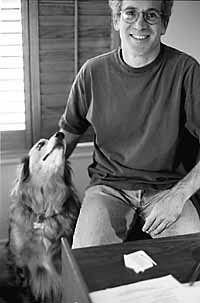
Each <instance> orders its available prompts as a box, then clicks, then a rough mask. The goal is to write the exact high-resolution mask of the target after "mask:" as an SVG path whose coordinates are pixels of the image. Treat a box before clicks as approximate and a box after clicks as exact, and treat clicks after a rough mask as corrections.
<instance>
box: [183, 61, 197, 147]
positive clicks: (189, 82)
mask: <svg viewBox="0 0 200 303" xmlns="http://www.w3.org/2000/svg"><path fill="white" fill-rule="evenodd" d="M184 90H185V110H186V124H185V126H186V128H187V129H188V130H189V132H190V133H191V134H192V135H193V136H194V137H196V138H197V139H198V140H199V142H200V65H199V63H198V62H197V61H195V60H194V59H192V58H191V59H190V64H189V68H188V70H187V74H186V77H185V81H184Z"/></svg>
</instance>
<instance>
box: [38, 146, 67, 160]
mask: <svg viewBox="0 0 200 303" xmlns="http://www.w3.org/2000/svg"><path fill="white" fill-rule="evenodd" d="M55 149H62V150H63V154H64V152H65V145H64V144H63V143H62V142H56V144H55V145H54V146H52V147H51V149H50V150H49V151H47V153H46V154H45V155H44V157H43V158H42V161H45V160H46V159H47V158H48V157H49V156H50V155H51V154H52V153H53V151H54V150H55Z"/></svg>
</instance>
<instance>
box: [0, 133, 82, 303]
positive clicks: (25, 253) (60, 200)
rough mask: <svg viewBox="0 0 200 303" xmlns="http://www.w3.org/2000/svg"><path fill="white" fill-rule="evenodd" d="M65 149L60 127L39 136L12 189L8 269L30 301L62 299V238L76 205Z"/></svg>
mask: <svg viewBox="0 0 200 303" xmlns="http://www.w3.org/2000/svg"><path fill="white" fill-rule="evenodd" d="M65 151H66V143H65V138H64V134H63V133H62V132H57V133H56V134H55V135H53V136H52V137H51V138H50V139H49V140H47V139H41V140H39V141H38V142H37V143H36V144H35V145H34V146H33V147H32V148H31V149H30V151H29V153H28V156H26V157H25V158H24V159H23V161H22V166H21V168H20V171H19V173H18V178H17V180H16V182H15V185H14V188H13V190H12V194H11V196H12V203H11V206H10V216H9V238H8V243H7V245H6V249H7V256H8V262H7V263H8V264H9V266H8V267H7V271H8V272H9V273H10V272H11V271H12V276H13V275H14V276H15V283H16V285H17V286H20V289H21V293H23V292H24V297H26V296H29V297H30V296H31V297H32V300H33V302H46V303H47V302H48V303H59V302H61V299H62V283H61V237H66V238H67V239H68V242H69V244H70V245H71V244H72V237H73V232H74V229H75V226H76V221H77V218H78V215H79V210H80V202H79V198H78V195H77V193H76V190H75V187H74V185H73V183H72V177H71V168H70V164H69V162H68V160H67V159H66V158H65ZM5 263H6V262H4V264H5ZM5 281H6V279H4V290H5ZM12 283H13V282H12ZM12 286H13V285H12ZM8 289H9V288H8ZM8 289H7V290H8ZM13 289H14V288H13ZM15 289H16V288H15ZM0 290H1V291H2V288H0ZM1 293H2V292H1ZM0 296H1V294H0ZM2 300H3V299H2ZM20 300H21V301H20V302H23V300H22V298H21V299H20ZM0 302H1V299H0ZM2 302H6V301H2ZM15 302H17V297H15ZM24 302H27V301H26V299H25V301H24Z"/></svg>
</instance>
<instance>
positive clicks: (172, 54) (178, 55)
mask: <svg viewBox="0 0 200 303" xmlns="http://www.w3.org/2000/svg"><path fill="white" fill-rule="evenodd" d="M163 48H164V53H165V56H167V57H168V58H170V59H171V60H175V61H176V62H181V63H183V62H184V63H186V62H188V64H198V61H197V60H196V59H195V58H194V57H192V56H191V55H190V54H188V53H186V52H184V51H182V50H180V49H177V48H175V47H172V46H169V45H166V44H163Z"/></svg>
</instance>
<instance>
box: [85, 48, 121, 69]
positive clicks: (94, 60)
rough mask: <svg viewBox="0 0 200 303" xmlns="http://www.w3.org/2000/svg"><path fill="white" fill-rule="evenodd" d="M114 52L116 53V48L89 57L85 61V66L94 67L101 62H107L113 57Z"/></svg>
mask: <svg viewBox="0 0 200 303" xmlns="http://www.w3.org/2000/svg"><path fill="white" fill-rule="evenodd" d="M116 53H117V49H114V50H111V51H109V52H106V53H103V54H100V55H97V56H95V57H93V58H90V59H88V60H87V61H86V62H85V67H87V68H94V67H97V66H99V65H102V64H107V63H108V62H110V61H112V60H113V59H114V57H115V55H116Z"/></svg>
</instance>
